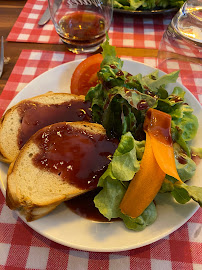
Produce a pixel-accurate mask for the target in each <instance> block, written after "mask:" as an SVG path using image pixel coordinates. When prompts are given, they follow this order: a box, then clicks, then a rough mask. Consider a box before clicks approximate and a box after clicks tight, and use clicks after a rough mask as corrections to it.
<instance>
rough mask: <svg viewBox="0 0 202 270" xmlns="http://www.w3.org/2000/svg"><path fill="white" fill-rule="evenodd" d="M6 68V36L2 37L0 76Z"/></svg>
mask: <svg viewBox="0 0 202 270" xmlns="http://www.w3.org/2000/svg"><path fill="white" fill-rule="evenodd" d="M3 68H4V37H3V36H2V37H1V55H0V78H1V75H2V73H3Z"/></svg>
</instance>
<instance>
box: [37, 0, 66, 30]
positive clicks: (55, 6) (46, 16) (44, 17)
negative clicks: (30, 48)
mask: <svg viewBox="0 0 202 270" xmlns="http://www.w3.org/2000/svg"><path fill="white" fill-rule="evenodd" d="M61 2H62V0H55V1H54V4H53V10H54V13H55V12H56V11H57V10H58V8H59V6H60V4H61ZM50 18H51V15H50V10H49V7H47V9H46V10H45V12H44V14H43V15H42V17H41V18H40V20H39V21H38V25H40V26H43V25H44V24H46V23H47V22H48V21H49V20H50Z"/></svg>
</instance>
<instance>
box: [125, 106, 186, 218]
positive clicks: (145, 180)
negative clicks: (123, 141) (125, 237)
mask: <svg viewBox="0 0 202 270" xmlns="http://www.w3.org/2000/svg"><path fill="white" fill-rule="evenodd" d="M144 130H145V132H146V144H145V150H144V154H143V157H142V160H141V164H140V170H139V171H138V172H137V173H136V174H135V176H134V178H133V179H132V180H131V182H130V184H129V187H128V189H127V191H126V193H125V195H124V197H123V200H122V202H121V204H120V209H121V211H122V213H124V214H127V215H128V216H130V217H132V218H136V217H138V216H139V215H141V214H142V212H143V211H144V210H145V209H146V208H147V207H148V206H149V204H150V203H151V202H152V201H153V199H154V198H155V196H156V194H157V193H158V191H159V189H160V188H161V185H162V183H163V180H164V178H165V175H166V174H168V175H171V176H173V177H175V178H176V179H178V180H179V181H181V179H180V177H179V175H178V173H177V169H176V165H175V157H174V150H173V144H172V137H171V116H170V115H168V114H166V113H164V112H161V111H158V110H155V109H149V110H148V111H147V114H146V118H145V122H144ZM181 182H182V181H181Z"/></svg>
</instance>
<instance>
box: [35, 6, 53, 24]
mask: <svg viewBox="0 0 202 270" xmlns="http://www.w3.org/2000/svg"><path fill="white" fill-rule="evenodd" d="M49 20H50V10H49V7H47V9H46V10H45V12H44V14H43V15H42V17H41V19H40V20H39V21H38V25H40V26H43V25H44V24H46V23H47V22H48V21H49Z"/></svg>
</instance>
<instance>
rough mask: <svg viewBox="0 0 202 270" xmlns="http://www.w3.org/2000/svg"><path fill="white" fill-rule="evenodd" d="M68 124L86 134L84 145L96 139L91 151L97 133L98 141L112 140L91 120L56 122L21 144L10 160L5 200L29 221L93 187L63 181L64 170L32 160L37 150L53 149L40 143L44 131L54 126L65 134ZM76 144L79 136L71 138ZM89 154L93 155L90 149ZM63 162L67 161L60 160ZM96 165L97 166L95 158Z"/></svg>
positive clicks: (94, 147)
mask: <svg viewBox="0 0 202 270" xmlns="http://www.w3.org/2000/svg"><path fill="white" fill-rule="evenodd" d="M65 125H66V126H67V128H68V130H69V128H70V129H71V132H72V133H71V134H73V135H71V136H74V134H75V136H77V134H78V132H80V133H82V136H84V149H85V147H86V139H85V138H91V139H92V141H93V144H92V145H93V146H92V152H94V151H97V149H98V148H96V147H97V146H96V145H95V143H94V140H95V139H94V138H95V137H96V136H98V138H99V139H98V141H100V138H103V140H106V141H109V140H108V139H107V137H106V134H105V129H104V128H103V127H102V126H101V125H99V124H94V123H88V122H69V123H66V122H62V123H56V124H53V125H50V126H47V127H45V128H43V129H41V130H39V131H37V132H36V133H35V134H34V135H33V136H32V137H31V138H30V139H29V140H28V142H27V143H26V144H25V145H24V146H23V147H22V149H21V150H20V153H19V155H18V156H17V158H16V159H15V161H14V162H12V163H11V164H10V167H9V170H8V176H7V191H6V203H7V205H8V207H9V208H10V209H13V210H20V211H21V213H22V214H23V215H25V217H26V219H27V221H32V220H36V219H38V218H40V217H42V216H44V215H46V214H48V213H49V212H50V211H52V210H53V209H54V208H55V207H56V206H58V205H59V204H60V203H61V202H63V201H65V200H68V199H70V198H72V197H75V196H78V195H80V194H82V193H85V192H86V191H88V190H91V189H92V186H91V187H90V186H89V188H81V187H80V186H78V185H75V184H72V183H71V181H70V180H71V179H67V180H65V181H64V178H63V177H62V173H63V172H62V173H61V172H60V173H59V174H58V173H57V172H56V173H55V172H53V171H51V170H50V169H47V168H46V167H45V168H44V167H43V168H41V167H40V166H36V163H34V162H33V159H35V158H36V156H37V157H38V154H39V153H41V152H40V151H42V154H44V152H46V153H47V152H48V151H49V152H50V151H52V150H47V148H44V149H46V150H44V152H43V150H41V149H42V148H41V145H40V143H39V144H38V142H41V140H42V139H41V138H44V137H43V136H44V135H43V134H50V133H49V132H52V131H51V130H53V131H54V129H56V128H57V132H56V133H57V134H59V135H61V134H63V133H62V132H63V131H62V127H64V126H65ZM66 126H65V128H66ZM60 131H61V134H60ZM54 132H55V131H54ZM68 134H69V133H68ZM68 136H69V135H68ZM89 136H90V137H89ZM48 138H51V137H48ZM68 138H69V137H68ZM82 138H83V137H82ZM38 140H39V141H38ZM62 140H64V138H62ZM49 141H51V139H49ZM67 142H68V139H67ZM82 142H83V139H82ZM104 143H105V141H104ZM53 144H55V141H53V142H52V141H51V147H52V145H53ZM65 144H66V141H65ZM72 144H73V145H72ZM74 144H75V145H74ZM77 145H78V144H77V140H73V141H71V147H73V148H71V149H73V150H74V149H76V150H75V151H76V152H79V151H80V150H79V149H80V148H78V147H77ZM94 145H95V146H94ZM115 146H116V145H115ZM79 147H80V145H79ZM107 147H108V146H107ZM113 147H114V146H113ZM49 149H50V148H49ZM51 149H52V148H51ZM87 149H89V148H87ZM107 149H108V148H107ZM114 150H115V149H114ZM87 151H88V150H87ZM101 151H102V150H101ZM51 153H52V152H51ZM65 153H66V152H65ZM88 154H89V155H91V152H90V151H89V153H88ZM102 155H103V154H102ZM107 158H108V157H107ZM54 160H55V156H54ZM64 160H65V159H64ZM40 162H41V161H40ZM60 162H62V163H64V162H65V161H64V162H63V160H60ZM90 162H91V161H89V163H90ZM89 163H88V164H89ZM40 164H41V163H40ZM90 164H91V163H90ZM93 164H94V161H93ZM54 166H55V165H54ZM54 166H53V167H54ZM65 166H66V165H65ZM93 166H94V167H96V169H97V164H96V162H95V164H94V165H93ZM87 167H88V166H87ZM64 170H67V167H65V168H64ZM99 170H100V169H99ZM96 173H97V172H96ZM96 185H97V184H96Z"/></svg>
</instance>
